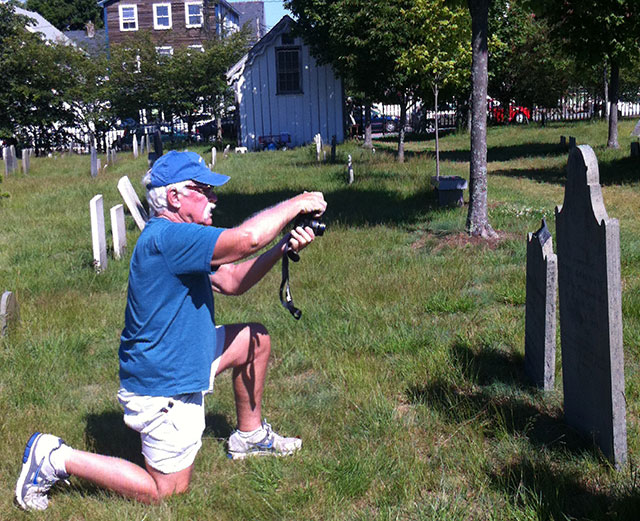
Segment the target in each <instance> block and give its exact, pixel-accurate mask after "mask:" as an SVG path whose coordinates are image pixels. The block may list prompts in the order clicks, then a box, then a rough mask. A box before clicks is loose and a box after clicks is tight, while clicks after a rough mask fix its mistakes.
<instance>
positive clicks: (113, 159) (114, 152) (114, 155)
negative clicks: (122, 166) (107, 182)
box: [109, 148, 118, 164]
mask: <svg viewBox="0 0 640 521" xmlns="http://www.w3.org/2000/svg"><path fill="white" fill-rule="evenodd" d="M110 154H111V157H110V158H109V163H112V164H115V162H116V161H117V160H118V152H117V150H116V149H115V148H112V149H111V150H110Z"/></svg>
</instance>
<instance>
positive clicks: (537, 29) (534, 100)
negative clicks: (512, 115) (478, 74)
mask: <svg viewBox="0 0 640 521" xmlns="http://www.w3.org/2000/svg"><path fill="white" fill-rule="evenodd" d="M489 25H490V28H489V30H490V34H491V37H492V43H493V45H491V46H490V48H489V93H490V95H491V96H492V97H494V98H496V99H498V100H500V101H501V102H502V104H503V105H504V106H507V105H509V104H510V103H512V102H515V103H516V104H517V105H525V106H530V107H531V106H533V105H538V106H541V107H550V108H551V107H555V106H556V105H557V102H558V100H559V99H560V98H561V97H562V96H563V95H564V94H565V93H566V91H567V89H568V87H569V83H570V80H571V79H572V74H571V71H572V68H573V64H574V62H573V60H571V59H570V58H569V57H568V56H567V54H566V53H565V52H563V50H562V48H561V46H560V45H559V44H558V42H557V41H556V40H555V39H553V38H552V36H551V30H550V27H549V24H548V22H547V20H545V19H544V18H539V17H536V16H534V15H533V14H532V12H531V9H530V8H529V7H528V5H527V3H526V2H523V1H522V0H495V1H494V2H493V4H492V6H491V8H490V14H489Z"/></svg>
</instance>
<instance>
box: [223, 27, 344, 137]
mask: <svg viewBox="0 0 640 521" xmlns="http://www.w3.org/2000/svg"><path fill="white" fill-rule="evenodd" d="M294 24H295V22H294V21H293V20H292V19H291V18H290V17H289V16H284V17H283V18H282V19H281V20H280V21H279V22H278V23H277V24H276V25H275V26H274V27H273V29H271V30H270V31H269V32H268V33H267V34H266V35H265V36H264V37H263V38H262V39H261V40H260V41H258V42H257V43H256V44H255V45H254V46H253V47H252V48H251V50H250V51H249V52H248V53H247V54H246V55H245V56H244V57H243V58H242V59H241V60H240V61H239V62H238V63H236V64H235V65H234V66H233V67H231V69H229V71H228V72H227V78H228V79H229V82H230V83H231V85H232V86H233V89H234V92H235V97H236V106H237V111H238V116H239V134H240V135H239V142H240V143H239V144H240V145H242V146H246V147H247V148H249V149H251V150H260V149H262V148H264V147H265V146H266V145H268V144H269V143H275V144H276V145H279V144H288V145H290V146H299V145H303V144H305V143H309V142H312V141H313V137H314V136H315V135H316V134H318V133H319V134H320V135H321V136H322V140H323V141H324V142H325V143H329V142H330V141H331V138H332V137H333V136H335V137H336V141H337V142H338V143H341V142H342V141H343V140H344V124H343V98H344V96H343V87H342V80H341V79H340V78H338V77H337V76H336V75H335V74H334V72H333V69H332V68H331V66H330V65H318V64H317V63H316V60H315V59H314V58H313V57H312V56H311V55H310V54H309V47H308V46H306V45H305V44H304V42H303V41H302V38H300V37H299V36H294V35H293V34H292V33H291V29H292V27H293V26H294Z"/></svg>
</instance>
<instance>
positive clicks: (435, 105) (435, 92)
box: [433, 83, 440, 179]
mask: <svg viewBox="0 0 640 521" xmlns="http://www.w3.org/2000/svg"><path fill="white" fill-rule="evenodd" d="M433 109H434V111H435V113H436V116H435V127H436V178H437V179H440V137H439V136H438V134H439V128H438V84H437V83H434V84H433Z"/></svg>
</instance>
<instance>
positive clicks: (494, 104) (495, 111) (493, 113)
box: [487, 98, 531, 123]
mask: <svg viewBox="0 0 640 521" xmlns="http://www.w3.org/2000/svg"><path fill="white" fill-rule="evenodd" d="M487 105H488V106H487V112H488V116H489V121H492V122H494V123H529V120H530V119H531V110H530V109H529V108H527V107H522V106H520V105H513V104H509V107H508V110H505V108H504V107H503V106H502V105H501V104H500V102H499V101H498V100H494V99H491V98H489V99H488V101H487Z"/></svg>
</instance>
